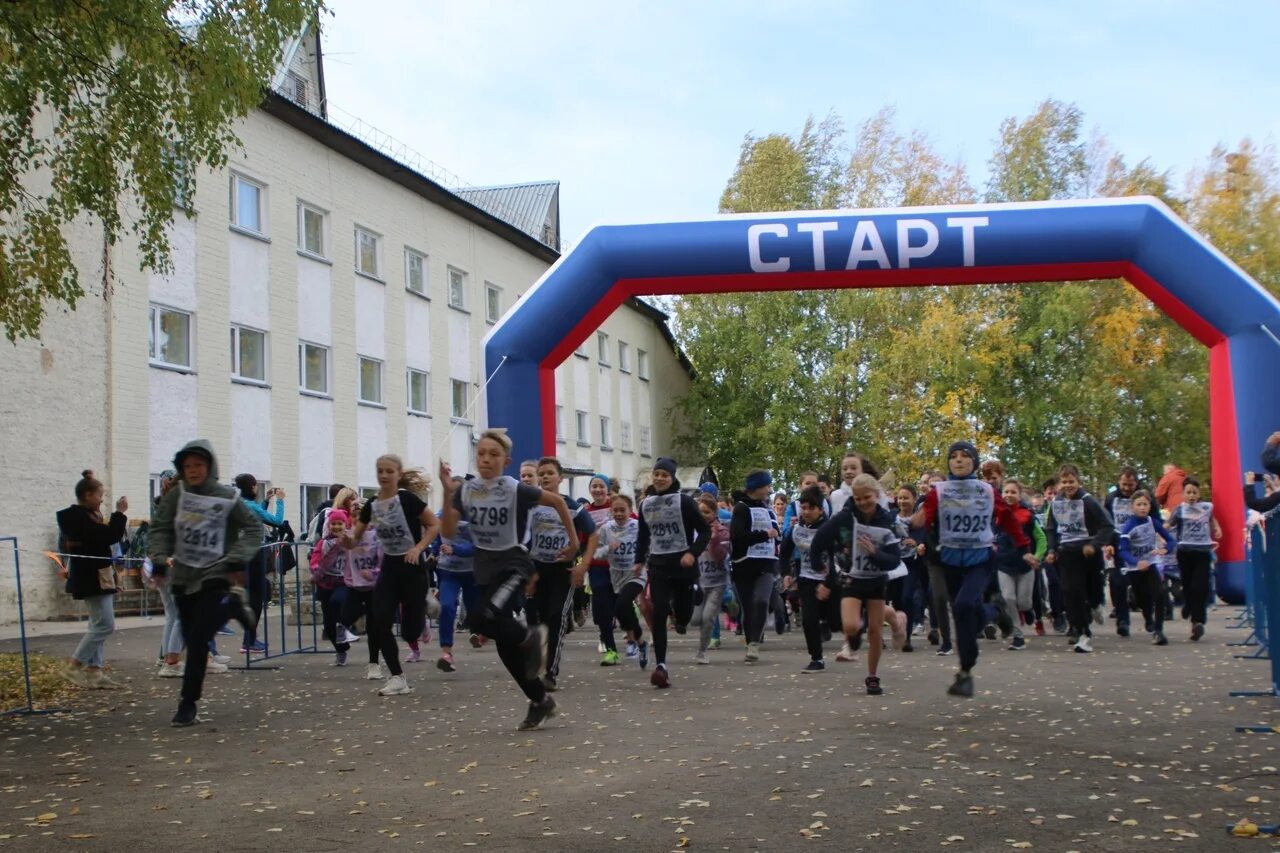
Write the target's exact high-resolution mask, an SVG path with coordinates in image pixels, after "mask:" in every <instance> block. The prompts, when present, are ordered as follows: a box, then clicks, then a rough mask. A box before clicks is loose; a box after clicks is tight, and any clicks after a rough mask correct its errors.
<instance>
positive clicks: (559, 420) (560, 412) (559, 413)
mask: <svg viewBox="0 0 1280 853" xmlns="http://www.w3.org/2000/svg"><path fill="white" fill-rule="evenodd" d="M556 441H564V406H556Z"/></svg>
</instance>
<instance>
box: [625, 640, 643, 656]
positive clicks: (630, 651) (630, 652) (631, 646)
mask: <svg viewBox="0 0 1280 853" xmlns="http://www.w3.org/2000/svg"><path fill="white" fill-rule="evenodd" d="M638 654H640V649H639V648H637V647H636V644H635V643H627V657H628V658H633V657H635V656H636V655H638Z"/></svg>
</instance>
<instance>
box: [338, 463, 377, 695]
mask: <svg viewBox="0 0 1280 853" xmlns="http://www.w3.org/2000/svg"><path fill="white" fill-rule="evenodd" d="M359 503H360V501H359V497H358V496H357V495H356V493H355V491H354V490H351V489H346V490H344V491H343V492H339V494H338V497H337V498H336V499H335V500H334V505H335V506H339V507H342V506H349V507H351V508H352V509H355V508H356V507H358V506H359ZM335 511H336V510H335ZM356 512H357V513H358V512H359V510H356ZM347 514H348V516H350V514H351V510H348V511H347ZM344 543H345V540H344ZM344 550H346V559H344V560H343V561H342V582H343V584H344V585H345V586H346V588H347V600H346V602H344V603H343V605H342V616H341V620H342V625H343V627H344V628H345V629H346V631H347V636H346V637H344V640H346V641H347V642H350V641H351V637H353V636H355V634H354V632H352V631H351V626H353V625H355V624H356V621H357V620H359V619H360V618H361V617H364V632H365V639H366V640H367V641H368V642H366V644H365V645H367V646H368V650H369V662H368V665H367V666H366V667H365V670H364V677H365V680H367V681H384V680H386V678H387V677H388V676H387V675H386V674H385V673H383V671H382V665H381V664H380V663H379V662H378V658H379V657H380V644H379V643H378V637H379V636H381V631H380V629H379V626H378V618H377V614H376V612H375V608H374V604H373V591H374V589H376V588H377V585H378V575H379V573H381V571H382V546H381V545H379V544H378V532H377V531H376V530H375V529H373V528H372V527H370V528H368V529H367V530H365V532H364V535H363V536H362V537H361V538H360V539H358V540H357V541H356V543H355V547H354V548H346V547H345V544H344Z"/></svg>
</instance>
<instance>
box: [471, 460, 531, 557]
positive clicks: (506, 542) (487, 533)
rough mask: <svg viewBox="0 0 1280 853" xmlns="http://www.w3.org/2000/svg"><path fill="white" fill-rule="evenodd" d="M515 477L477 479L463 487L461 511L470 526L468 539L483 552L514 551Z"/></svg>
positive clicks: (517, 482) (517, 484) (516, 484)
mask: <svg viewBox="0 0 1280 853" xmlns="http://www.w3.org/2000/svg"><path fill="white" fill-rule="evenodd" d="M519 485H520V483H519V481H517V480H516V479H515V478H514V477H498V478H497V479H495V480H490V481H485V480H481V479H480V478H478V477H477V478H473V479H471V480H467V481H466V482H465V483H463V484H462V501H461V502H462V509H463V514H464V515H465V517H466V519H467V523H468V524H469V525H470V527H471V539H472V541H474V542H475V543H476V547H477V548H480V549H481V550H484V551H506V550H508V549H510V548H515V547H516V546H517V545H518V544H519V543H518V542H517V541H516V497H517V495H516V491H517V489H516V487H517V486H519Z"/></svg>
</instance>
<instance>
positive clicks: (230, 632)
mask: <svg viewBox="0 0 1280 853" xmlns="http://www.w3.org/2000/svg"><path fill="white" fill-rule="evenodd" d="M217 633H219V634H221V635H222V636H224V637H234V636H235V633H236V632H235V629H234V628H232V627H231V626H230V625H223V626H222V627H221V628H219V629H218V631H217Z"/></svg>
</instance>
